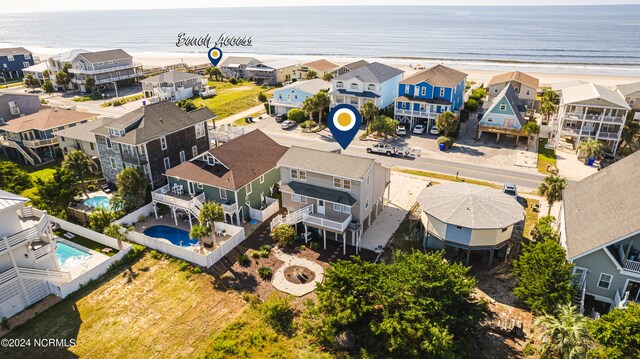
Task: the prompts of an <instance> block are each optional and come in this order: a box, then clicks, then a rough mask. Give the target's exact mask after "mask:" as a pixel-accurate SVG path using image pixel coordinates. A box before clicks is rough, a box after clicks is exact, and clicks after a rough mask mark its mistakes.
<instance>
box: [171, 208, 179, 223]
mask: <svg viewBox="0 0 640 359" xmlns="http://www.w3.org/2000/svg"><path fill="white" fill-rule="evenodd" d="M171 212H172V213H173V220H174V221H175V223H176V227H177V226H178V216H177V215H176V207H171Z"/></svg>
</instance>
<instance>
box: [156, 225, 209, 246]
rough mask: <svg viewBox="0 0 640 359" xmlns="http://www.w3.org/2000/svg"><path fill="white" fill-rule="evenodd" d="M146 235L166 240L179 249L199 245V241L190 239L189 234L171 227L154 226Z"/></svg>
mask: <svg viewBox="0 0 640 359" xmlns="http://www.w3.org/2000/svg"><path fill="white" fill-rule="evenodd" d="M144 234H145V235H147V236H149V237H154V238H164V239H166V240H168V241H169V242H171V243H172V244H173V245H176V246H178V247H191V246H193V245H196V244H198V240H197V239H193V238H189V232H187V231H185V230H182V229H179V228H174V227H169V226H153V227H149V228H147V229H145V230H144Z"/></svg>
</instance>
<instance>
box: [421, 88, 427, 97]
mask: <svg viewBox="0 0 640 359" xmlns="http://www.w3.org/2000/svg"><path fill="white" fill-rule="evenodd" d="M421 94H422V96H426V95H427V88H426V87H423V88H422V91H421Z"/></svg>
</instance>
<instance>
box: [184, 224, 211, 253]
mask: <svg viewBox="0 0 640 359" xmlns="http://www.w3.org/2000/svg"><path fill="white" fill-rule="evenodd" d="M210 233H211V232H209V229H208V228H207V227H205V226H201V225H199V224H194V225H193V226H192V227H191V231H189V237H191V238H195V239H197V240H198V246H200V248H201V249H202V247H203V246H202V239H203V238H205V237H206V236H208V235H209V234H210Z"/></svg>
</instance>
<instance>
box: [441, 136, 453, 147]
mask: <svg viewBox="0 0 640 359" xmlns="http://www.w3.org/2000/svg"><path fill="white" fill-rule="evenodd" d="M437 143H438V145H440V144H444V148H446V149H448V150H450V149H451V148H452V147H453V144H454V143H455V140H454V139H453V137H447V136H440V137H438V140H437Z"/></svg>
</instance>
